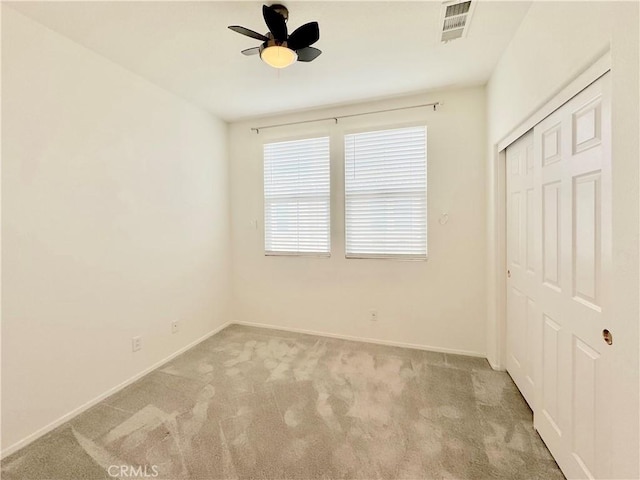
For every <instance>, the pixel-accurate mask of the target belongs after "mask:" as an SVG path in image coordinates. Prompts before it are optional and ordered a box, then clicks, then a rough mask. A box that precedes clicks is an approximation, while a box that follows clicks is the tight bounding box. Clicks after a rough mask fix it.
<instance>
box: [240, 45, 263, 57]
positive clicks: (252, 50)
mask: <svg viewBox="0 0 640 480" xmlns="http://www.w3.org/2000/svg"><path fill="white" fill-rule="evenodd" d="M240 53H242V54H243V55H247V56H249V55H258V54H259V53H260V47H253V48H247V49H246V50H242V51H241V52H240Z"/></svg>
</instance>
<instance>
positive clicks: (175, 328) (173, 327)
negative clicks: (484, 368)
mask: <svg viewBox="0 0 640 480" xmlns="http://www.w3.org/2000/svg"><path fill="white" fill-rule="evenodd" d="M179 331H180V322H179V321H178V320H176V321H175V322H171V333H178V332H179Z"/></svg>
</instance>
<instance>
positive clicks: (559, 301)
mask: <svg viewBox="0 0 640 480" xmlns="http://www.w3.org/2000/svg"><path fill="white" fill-rule="evenodd" d="M609 77H610V75H605V76H604V77H602V78H601V79H599V80H598V81H596V82H595V83H593V84H592V85H590V86H589V87H588V88H586V89H585V90H583V91H582V92H581V93H580V94H578V95H577V96H575V97H574V98H573V99H571V100H570V101H569V102H567V103H566V104H565V105H564V106H562V107H561V108H560V109H558V110H556V111H555V112H554V113H553V114H551V115H550V116H548V117H547V118H546V119H545V120H543V121H542V122H541V123H539V124H538V125H536V126H535V127H534V129H533V133H531V132H530V133H529V134H527V135H525V136H524V137H522V138H520V139H519V140H518V141H517V142H515V143H514V144H513V145H512V146H510V147H508V148H507V265H508V266H507V268H508V269H509V271H508V277H509V276H510V278H508V280H507V302H508V303H507V357H508V358H507V369H508V371H509V373H510V374H511V376H512V377H513V379H514V381H515V382H516V384H517V385H518V387H519V388H520V390H521V391H522V393H523V395H524V396H525V398H526V399H527V401H528V402H529V404H530V405H531V407H532V409H533V411H534V424H535V427H536V429H537V430H538V432H539V433H540V435H541V436H542V438H543V439H544V441H545V443H546V444H547V446H548V447H549V450H550V451H551V453H552V454H553V456H554V457H555V459H556V460H557V462H558V464H559V465H560V467H561V468H562V470H563V472H564V473H565V475H566V476H567V477H568V478H609V477H611V476H612V475H613V476H615V469H612V465H611V464H610V462H609V461H608V459H609V458H610V454H611V448H612V447H611V442H610V439H611V432H610V430H609V428H608V425H609V424H610V419H611V416H612V415H616V412H614V411H612V410H611V408H610V402H609V398H608V396H610V395H611V394H612V392H615V385H613V384H612V383H611V380H610V378H611V375H610V372H611V370H610V369H611V365H612V361H613V360H614V356H615V355H616V348H615V345H609V344H608V343H607V341H606V338H605V337H606V335H605V334H606V330H610V331H611V332H614V331H615V325H614V324H613V319H612V318H611V315H610V312H611V304H610V295H609V292H608V288H609V286H610V284H611V231H612V230H611V213H612V212H611V187H612V185H611V121H610V117H611V113H610V78H609ZM603 332H604V333H605V334H603Z"/></svg>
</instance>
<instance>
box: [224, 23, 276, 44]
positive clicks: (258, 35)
mask: <svg viewBox="0 0 640 480" xmlns="http://www.w3.org/2000/svg"><path fill="white" fill-rule="evenodd" d="M229 29H230V30H233V31H234V32H238V33H239V34H241V35H246V36H247V37H251V38H255V39H256V40H262V41H263V42H266V41H267V40H268V38H267V37H265V36H264V35H262V34H261V33H258V32H254V31H253V30H249V29H248V28H245V27H241V26H240V25H229Z"/></svg>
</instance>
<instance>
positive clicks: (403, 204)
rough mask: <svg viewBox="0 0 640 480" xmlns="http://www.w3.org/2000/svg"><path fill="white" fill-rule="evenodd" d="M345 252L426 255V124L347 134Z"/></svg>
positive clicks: (361, 255)
mask: <svg viewBox="0 0 640 480" xmlns="http://www.w3.org/2000/svg"><path fill="white" fill-rule="evenodd" d="M344 143H345V145H344V146H345V226H346V255H347V257H352V258H354V257H355V258H378V257H380V258H386V257H394V258H396V257H401V258H417V259H423V258H426V257H427V129H426V127H424V126H421V127H411V128H400V129H394V130H384V131H376V132H366V133H357V134H352V135H346V136H345V142H344Z"/></svg>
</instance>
